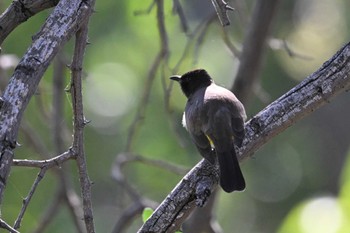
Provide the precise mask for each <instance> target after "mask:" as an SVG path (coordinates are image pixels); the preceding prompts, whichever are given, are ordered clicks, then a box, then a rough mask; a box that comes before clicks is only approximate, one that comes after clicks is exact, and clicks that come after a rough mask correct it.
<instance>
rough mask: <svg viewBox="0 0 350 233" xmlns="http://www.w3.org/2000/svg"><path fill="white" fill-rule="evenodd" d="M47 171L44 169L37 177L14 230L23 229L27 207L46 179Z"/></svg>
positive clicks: (24, 200) (24, 201) (25, 199)
mask: <svg viewBox="0 0 350 233" xmlns="http://www.w3.org/2000/svg"><path fill="white" fill-rule="evenodd" d="M46 171H47V168H42V169H41V170H40V172H39V174H38V175H37V177H36V179H35V181H34V183H33V185H32V187H31V189H30V191H29V194H28V196H27V197H26V198H24V199H23V205H22V208H21V211H20V212H19V214H18V217H17V219H16V221H15V225H14V227H13V228H14V229H19V228H20V227H21V222H22V219H23V216H24V213H25V211H26V210H27V207H28V205H29V203H30V200H31V199H32V197H33V195H34V192H35V190H36V188H37V187H38V185H39V183H40V181H41V180H42V179H43V178H44V175H45V173H46Z"/></svg>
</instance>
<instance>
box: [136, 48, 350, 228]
mask: <svg viewBox="0 0 350 233" xmlns="http://www.w3.org/2000/svg"><path fill="white" fill-rule="evenodd" d="M349 89H350V43H348V44H346V45H345V46H344V47H343V48H342V49H340V50H339V51H338V52H337V53H336V54H335V55H334V56H333V57H332V58H331V59H329V60H328V61H327V62H325V63H324V64H323V66H322V67H321V68H320V69H319V70H317V71H316V72H315V73H313V74H311V75H310V76H309V77H307V78H306V79H305V80H304V81H302V82H301V83H300V84H299V85H297V86H296V87H294V88H292V89H291V90H290V91H289V92H287V93H286V94H284V95H283V96H281V97H280V98H279V99H277V100H276V101H274V102H273V103H271V104H270V105H268V106H267V107H266V108H265V109H263V110H262V111H261V112H259V113H258V114H257V115H255V116H254V117H253V118H252V119H250V120H249V121H248V122H247V123H246V125H245V128H246V137H245V139H244V141H243V145H242V147H241V148H239V150H238V155H237V156H238V157H239V160H240V161H242V160H243V159H246V158H248V157H249V156H251V155H252V154H253V153H254V152H255V151H257V150H258V149H259V148H260V147H261V146H262V145H264V144H265V143H266V142H268V141H269V140H270V139H271V138H273V137H274V136H276V135H277V134H279V133H281V132H282V131H284V130H285V129H286V128H288V127H289V126H291V125H293V124H294V123H295V122H297V121H298V120H300V119H302V118H303V117H305V116H307V115H308V114H310V113H312V112H313V111H314V110H316V109H317V108H320V107H321V106H323V105H324V104H326V103H329V102H330V99H331V98H333V97H335V96H336V95H337V94H339V93H341V92H344V91H348V90H349ZM217 181H218V167H215V166H211V165H210V164H208V163H207V162H206V161H205V160H202V161H200V162H199V163H198V164H197V165H196V166H195V167H194V168H193V169H192V170H191V171H190V172H189V173H188V174H187V175H186V176H185V177H184V178H183V179H182V180H181V181H180V183H179V184H178V185H177V186H176V187H175V188H174V190H173V191H172V192H171V193H170V194H169V195H168V196H167V197H166V199H165V200H164V201H163V202H162V203H161V204H160V205H159V207H158V208H157V209H156V210H155V211H154V213H153V214H152V216H151V217H150V218H149V219H148V220H147V221H146V222H145V224H144V225H143V226H142V227H141V228H140V229H139V231H138V232H139V233H144V232H167V233H168V232H174V231H176V230H178V229H179V227H180V226H181V224H182V223H183V221H184V219H185V216H188V215H189V214H190V213H191V212H192V211H193V210H194V208H195V205H197V206H202V205H203V204H204V202H205V201H206V198H208V197H209V195H210V193H211V192H212V191H213V190H214V189H215V188H216V186H217Z"/></svg>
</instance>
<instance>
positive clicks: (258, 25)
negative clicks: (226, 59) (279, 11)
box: [231, 0, 279, 104]
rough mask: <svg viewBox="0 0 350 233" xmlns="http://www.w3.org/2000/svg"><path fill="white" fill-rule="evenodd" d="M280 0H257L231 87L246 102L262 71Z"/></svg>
mask: <svg viewBox="0 0 350 233" xmlns="http://www.w3.org/2000/svg"><path fill="white" fill-rule="evenodd" d="M278 1H279V0H271V1H256V2H255V6H254V12H253V16H252V19H251V23H250V25H249V27H248V31H247V34H246V36H245V39H244V44H243V49H242V52H241V54H240V64H239V67H238V71H237V75H236V78H235V82H234V86H233V87H232V88H231V90H232V91H233V93H235V94H236V95H237V97H238V99H240V100H241V101H242V103H244V104H246V103H247V102H248V101H249V97H250V96H251V90H252V89H253V88H252V86H254V85H255V83H256V80H257V78H258V74H259V72H260V65H261V61H262V57H263V52H264V48H265V47H266V39H267V36H268V33H269V29H270V26H271V23H272V19H273V16H274V15H275V12H276V8H277V5H278Z"/></svg>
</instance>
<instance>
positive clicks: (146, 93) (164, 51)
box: [125, 0, 169, 152]
mask: <svg viewBox="0 0 350 233" xmlns="http://www.w3.org/2000/svg"><path fill="white" fill-rule="evenodd" d="M154 2H155V3H156V4H157V25H158V32H159V37H160V50H159V52H158V54H157V56H156V58H155V59H154V61H153V63H152V65H151V69H150V70H149V72H148V75H147V78H146V82H145V87H144V89H143V93H142V97H141V101H140V103H139V106H138V108H137V109H138V111H137V113H136V116H135V118H134V120H133V122H132V123H131V125H130V128H129V130H128V136H127V143H126V149H125V151H127V152H130V151H131V148H132V143H133V140H134V139H135V134H136V132H137V130H138V127H139V126H140V124H141V121H142V120H143V119H144V117H145V112H146V108H147V105H148V101H149V97H150V93H151V89H152V86H153V82H154V79H155V77H156V72H157V70H158V68H159V66H160V65H161V64H162V61H163V60H167V57H168V54H169V48H168V34H167V31H166V27H165V20H164V0H154Z"/></svg>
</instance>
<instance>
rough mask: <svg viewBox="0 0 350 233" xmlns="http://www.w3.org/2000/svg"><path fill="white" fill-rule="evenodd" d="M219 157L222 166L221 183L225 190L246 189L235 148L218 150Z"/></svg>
mask: <svg viewBox="0 0 350 233" xmlns="http://www.w3.org/2000/svg"><path fill="white" fill-rule="evenodd" d="M217 157H218V161H219V167H220V185H221V187H222V189H223V190H224V191H225V192H228V193H230V192H233V191H242V190H244V189H245V181H244V177H243V174H242V171H241V168H240V167H239V163H238V160H237V157H236V152H235V149H234V148H232V150H231V151H226V152H218V151H217Z"/></svg>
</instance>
